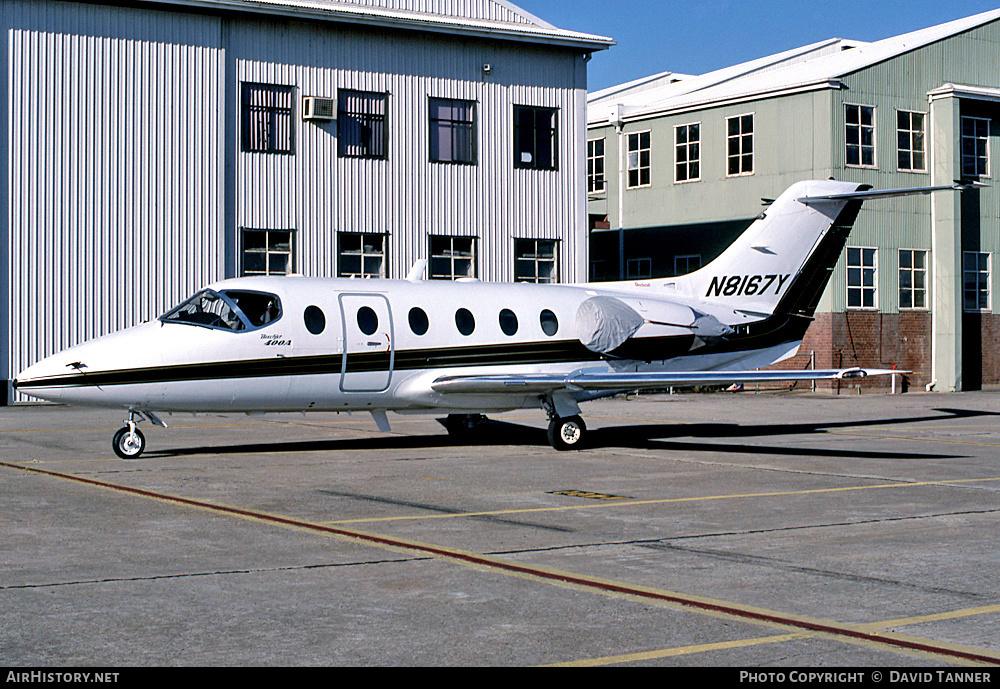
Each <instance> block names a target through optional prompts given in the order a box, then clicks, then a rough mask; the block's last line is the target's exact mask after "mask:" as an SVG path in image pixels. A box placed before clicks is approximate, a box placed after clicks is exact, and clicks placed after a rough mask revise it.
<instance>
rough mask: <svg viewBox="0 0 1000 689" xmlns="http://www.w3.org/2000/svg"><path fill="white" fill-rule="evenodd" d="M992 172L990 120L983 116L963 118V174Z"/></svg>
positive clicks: (967, 175)
mask: <svg viewBox="0 0 1000 689" xmlns="http://www.w3.org/2000/svg"><path fill="white" fill-rule="evenodd" d="M989 174H990V121H989V120H986V119H983V118H981V117H963V118H962V176H963V177H979V176H987V175H989Z"/></svg>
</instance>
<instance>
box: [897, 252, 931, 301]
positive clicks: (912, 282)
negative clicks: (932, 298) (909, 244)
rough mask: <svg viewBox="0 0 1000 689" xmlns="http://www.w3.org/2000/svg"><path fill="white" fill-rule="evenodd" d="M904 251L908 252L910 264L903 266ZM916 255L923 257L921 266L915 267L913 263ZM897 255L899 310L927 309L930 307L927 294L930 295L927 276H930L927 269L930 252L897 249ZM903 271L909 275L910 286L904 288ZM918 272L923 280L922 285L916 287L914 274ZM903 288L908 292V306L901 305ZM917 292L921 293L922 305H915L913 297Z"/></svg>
mask: <svg viewBox="0 0 1000 689" xmlns="http://www.w3.org/2000/svg"><path fill="white" fill-rule="evenodd" d="M904 253H908V254H910V265H909V266H906V267H904V266H903V260H902V257H903V254H904ZM918 255H921V256H923V259H924V265H923V267H922V268H917V267H916V265H914V264H915V263H916V261H915V260H914V259H915V258H916V257H917V256H918ZM898 256H899V265H898V266H897V268H898V270H899V273H898V275H899V308H900V310H901V311H928V310H929V309H930V303H929V301H928V296H929V295H930V286H929V284H928V278H929V277H930V270H929V269H928V261H929V259H930V252H929V251H927V250H926V249H899V253H898ZM904 272H905V273H908V274H909V276H910V286H909V287H906V288H904V287H903V274H904ZM918 273H922V274H923V281H924V286H923V287H917V286H916V279H915V278H916V276H917V274H918ZM904 290H905V291H908V292H910V305H909V306H903V292H904ZM918 293H921V294H922V295H923V301H924V303H923V306H917V305H916V299H915V297H916V295H917V294H918Z"/></svg>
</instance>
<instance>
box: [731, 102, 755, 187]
mask: <svg viewBox="0 0 1000 689" xmlns="http://www.w3.org/2000/svg"><path fill="white" fill-rule="evenodd" d="M726 160H727V163H728V165H727V168H726V174H727V175H728V176H730V177H733V176H736V175H752V174H753V114H749V115H738V116H737V117H729V118H727V119H726Z"/></svg>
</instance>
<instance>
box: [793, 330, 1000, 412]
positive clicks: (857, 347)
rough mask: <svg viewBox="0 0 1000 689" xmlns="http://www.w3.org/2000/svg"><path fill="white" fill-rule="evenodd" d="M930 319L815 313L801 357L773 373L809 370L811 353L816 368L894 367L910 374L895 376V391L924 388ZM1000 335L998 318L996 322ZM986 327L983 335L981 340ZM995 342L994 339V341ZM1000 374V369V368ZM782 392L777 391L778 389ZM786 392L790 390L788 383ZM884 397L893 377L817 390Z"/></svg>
mask: <svg viewBox="0 0 1000 689" xmlns="http://www.w3.org/2000/svg"><path fill="white" fill-rule="evenodd" d="M930 327H931V318H930V313H928V312H926V311H904V312H901V313H898V314H892V313H879V312H877V311H848V312H844V313H818V314H816V320H815V321H813V323H812V325H811V326H809V330H807V331H806V335H805V337H804V338H803V340H802V346H801V347H799V353H798V354H797V355H796V356H794V357H792V358H791V359H788V360H786V361H783V362H781V363H780V364H777V365H776V366H775V367H774V368H781V369H807V368H809V357H810V352H815V357H816V368H850V367H852V366H862V367H868V368H892V367H893V364H895V366H896V368H897V369H900V370H904V371H906V370H908V371H912V373H910V374H907V375H905V376H902V377H897V379H896V385H897V388H896V389H897V391H899V390H900V386H902V390H906V389H909V388H917V387H918V386H919V389H923V386H924V385H926V384H927V383H928V382H930V365H931V351H930V346H931V330H930ZM996 327H997V332H1000V319H997V322H996ZM985 330H986V329H985V328H984V335H985ZM995 341H996V339H995V338H994V342H995ZM998 373H1000V369H998ZM809 385H810V384H809V383H799V384H798V385H796V386H794V387H795V389H797V390H801V389H807V388H808V386H809ZM779 387H780V386H779ZM784 387H791V386H790V384H789V385H786V386H784ZM858 387H861V388H862V389H863V390H867V389H870V390H872V391H873V392H874V391H876V390H877V391H880V392H888V391H889V390H890V389H891V387H892V377H891V376H880V377H873V378H868V379H863V380H852V381H842V382H839V383H837V382H818V383H817V384H816V389H817V390H826V391H830V392H838V391H839V392H841V393H844V392H848V391H849V392H857V388H858Z"/></svg>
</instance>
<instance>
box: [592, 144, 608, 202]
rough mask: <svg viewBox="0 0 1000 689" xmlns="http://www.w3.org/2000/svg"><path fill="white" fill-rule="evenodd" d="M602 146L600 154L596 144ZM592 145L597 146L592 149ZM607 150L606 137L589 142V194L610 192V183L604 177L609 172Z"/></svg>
mask: <svg viewBox="0 0 1000 689" xmlns="http://www.w3.org/2000/svg"><path fill="white" fill-rule="evenodd" d="M598 143H600V144H601V152H600V154H598V153H597V151H596V148H597V146H596V144H598ZM591 144H595V146H593V149H594V150H592V147H591ZM606 149H607V141H606V137H603V136H602V137H600V138H598V139H588V140H587V193H588V194H602V193H605V192H607V190H608V181H607V179H606V178H605V176H604V173H605V172H606V171H607V165H606V160H607V159H606V158H605V151H606ZM598 161H600V168H601V169H600V172H598V171H597V167H598Z"/></svg>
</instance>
